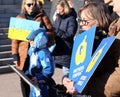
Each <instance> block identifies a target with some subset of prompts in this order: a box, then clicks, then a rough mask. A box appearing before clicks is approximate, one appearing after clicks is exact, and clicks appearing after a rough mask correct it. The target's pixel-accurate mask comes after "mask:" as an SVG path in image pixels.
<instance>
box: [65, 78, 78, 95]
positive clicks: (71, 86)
mask: <svg viewBox="0 0 120 97" xmlns="http://www.w3.org/2000/svg"><path fill="white" fill-rule="evenodd" d="M63 85H64V86H65V87H66V88H67V91H66V92H67V93H70V94H74V93H76V90H75V87H74V82H73V81H71V80H70V79H69V78H67V77H65V78H63Z"/></svg>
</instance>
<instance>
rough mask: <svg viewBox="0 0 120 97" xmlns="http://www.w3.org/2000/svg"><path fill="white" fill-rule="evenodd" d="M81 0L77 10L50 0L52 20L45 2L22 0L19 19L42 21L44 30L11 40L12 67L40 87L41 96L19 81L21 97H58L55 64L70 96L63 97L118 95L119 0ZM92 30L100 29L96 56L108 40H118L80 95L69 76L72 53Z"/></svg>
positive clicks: (61, 0)
mask: <svg viewBox="0 0 120 97" xmlns="http://www.w3.org/2000/svg"><path fill="white" fill-rule="evenodd" d="M54 1H55V2H56V3H54ZM83 1H84V4H83V5H82V6H81V7H80V8H79V10H78V12H77V11H76V9H75V7H74V6H75V4H74V3H73V1H72V0H50V2H51V3H53V4H54V6H55V7H56V10H54V13H53V14H54V15H55V18H54V20H51V19H53V18H51V19H50V18H49V17H48V16H47V15H46V12H45V11H44V7H43V5H44V0H23V1H22V6H21V12H20V14H19V15H17V16H16V18H22V19H27V20H32V21H37V22H40V26H39V27H40V29H38V30H37V31H32V32H31V33H30V34H29V36H28V37H27V39H28V40H29V41H23V40H17V39H12V56H13V63H14V64H15V65H16V68H17V69H19V70H21V71H23V72H24V73H25V74H26V76H28V77H29V78H30V79H31V82H32V83H33V84H34V85H37V86H38V87H39V88H40V89H41V92H40V93H39V94H40V95H38V92H37V91H32V89H31V87H30V86H29V85H28V84H27V83H26V82H25V81H24V80H23V79H22V78H20V80H21V90H22V93H23V97H58V96H57V93H56V92H57V91H56V90H57V87H56V86H57V85H56V83H55V80H54V79H53V78H52V76H53V75H54V70H55V66H56V65H60V66H62V70H63V75H64V76H63V77H62V78H61V80H62V86H63V87H64V88H65V92H66V94H69V95H68V96H65V97H72V96H73V97H82V95H83V96H84V95H85V97H120V19H119V17H120V6H119V4H120V0H112V1H111V0H83ZM73 5H74V6H73ZM53 14H52V15H53ZM92 26H96V32H95V38H94V44H93V50H92V52H94V51H95V50H96V48H97V47H98V45H99V44H100V42H101V41H102V40H103V39H104V38H106V37H110V36H116V39H115V41H114V43H113V45H112V46H111V47H110V49H109V50H108V51H107V53H106V55H105V56H104V58H103V59H102V61H101V62H100V64H99V66H98V67H97V69H96V70H95V72H94V73H93V75H92V77H91V78H90V80H89V81H88V83H87V85H86V86H85V88H84V90H83V91H82V93H79V92H78V91H76V88H75V86H74V81H72V80H71V79H69V77H68V76H69V73H70V72H69V71H70V61H71V55H72V49H73V44H74V39H75V38H76V37H77V35H80V34H81V33H84V31H86V30H88V29H90V28H91V27H92ZM41 29H42V30H41ZM38 31H39V33H38ZM36 32H37V33H36ZM34 33H36V34H35V35H33V34H34ZM31 36H34V37H32V38H31ZM51 48H53V49H52V50H51ZM33 60H34V61H33ZM27 71H28V72H27ZM26 72H27V73H26ZM41 82H42V83H41ZM35 95H37V96H35ZM59 97H64V96H59Z"/></svg>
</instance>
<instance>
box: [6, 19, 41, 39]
mask: <svg viewBox="0 0 120 97" xmlns="http://www.w3.org/2000/svg"><path fill="white" fill-rule="evenodd" d="M39 26H40V22H36V21H33V20H26V19H21V18H16V17H11V18H10V23H9V30H8V38H10V39H17V40H24V41H27V39H26V37H27V36H28V35H29V33H30V32H31V31H35V30H37V29H39Z"/></svg>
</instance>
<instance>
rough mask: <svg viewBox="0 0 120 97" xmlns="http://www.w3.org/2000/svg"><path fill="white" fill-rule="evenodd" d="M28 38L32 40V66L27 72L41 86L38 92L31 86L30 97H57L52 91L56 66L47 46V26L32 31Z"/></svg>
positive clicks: (33, 81) (30, 49)
mask: <svg viewBox="0 0 120 97" xmlns="http://www.w3.org/2000/svg"><path fill="white" fill-rule="evenodd" d="M27 39H28V40H29V41H30V48H29V50H28V54H29V56H30V66H29V69H28V71H27V72H26V74H27V75H29V77H30V78H31V81H32V83H33V84H34V85H35V86H38V87H39V88H40V91H39V92H37V91H36V90H35V88H34V87H31V91H30V97H56V96H55V92H53V91H52V93H51V92H50V91H51V89H52V86H55V82H54V80H53V79H52V75H53V74H54V67H55V66H54V62H53V57H52V55H51V52H50V51H49V49H48V47H47V42H48V37H47V35H46V30H45V28H40V29H38V30H36V31H32V32H31V33H30V34H29V35H28V36H27ZM53 93H54V94H53Z"/></svg>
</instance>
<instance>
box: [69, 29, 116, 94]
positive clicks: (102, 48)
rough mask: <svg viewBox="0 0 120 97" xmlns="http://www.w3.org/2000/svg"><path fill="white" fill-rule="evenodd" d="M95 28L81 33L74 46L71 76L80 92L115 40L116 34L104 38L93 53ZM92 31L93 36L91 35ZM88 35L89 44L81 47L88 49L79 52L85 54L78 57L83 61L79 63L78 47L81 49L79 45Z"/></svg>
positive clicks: (87, 41) (87, 42)
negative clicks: (77, 56)
mask: <svg viewBox="0 0 120 97" xmlns="http://www.w3.org/2000/svg"><path fill="white" fill-rule="evenodd" d="M93 29H94V27H92V28H91V29H89V30H88V31H86V32H84V33H86V34H81V35H80V36H78V37H79V40H75V42H74V46H73V53H72V58H71V64H70V74H69V78H70V79H71V80H73V81H74V83H75V84H74V86H75V88H76V90H77V91H78V92H79V93H81V92H82V91H83V89H84V87H85V86H86V84H87V82H88V81H89V79H90V77H91V76H92V74H93V73H94V71H95V70H96V68H97V66H98V65H99V63H100V62H101V60H102V59H103V57H104V56H105V54H106V52H107V51H108V49H109V48H110V47H111V45H112V43H113V42H114V40H115V36H112V37H107V38H104V39H103V40H102V41H101V43H100V44H99V46H98V48H97V49H96V51H95V52H94V53H93V55H92V50H91V49H92V47H93V40H94V34H92V33H93V32H94V31H95V29H94V31H93ZM90 33H91V36H90V35H89V34H90ZM94 33H95V32H94ZM86 35H87V36H88V37H87V38H88V39H86V44H87V45H83V47H82V48H81V49H83V48H86V51H85V50H81V52H79V53H84V54H83V55H81V56H79V58H78V59H79V61H80V62H81V63H79V64H78V63H77V61H76V55H77V53H78V52H77V49H79V45H81V44H82V43H83V42H84V38H82V37H85V36H86ZM90 39H91V41H90ZM84 44H85V43H84ZM79 51H80V50H79ZM83 59H84V60H83ZM81 60H82V61H81Z"/></svg>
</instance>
